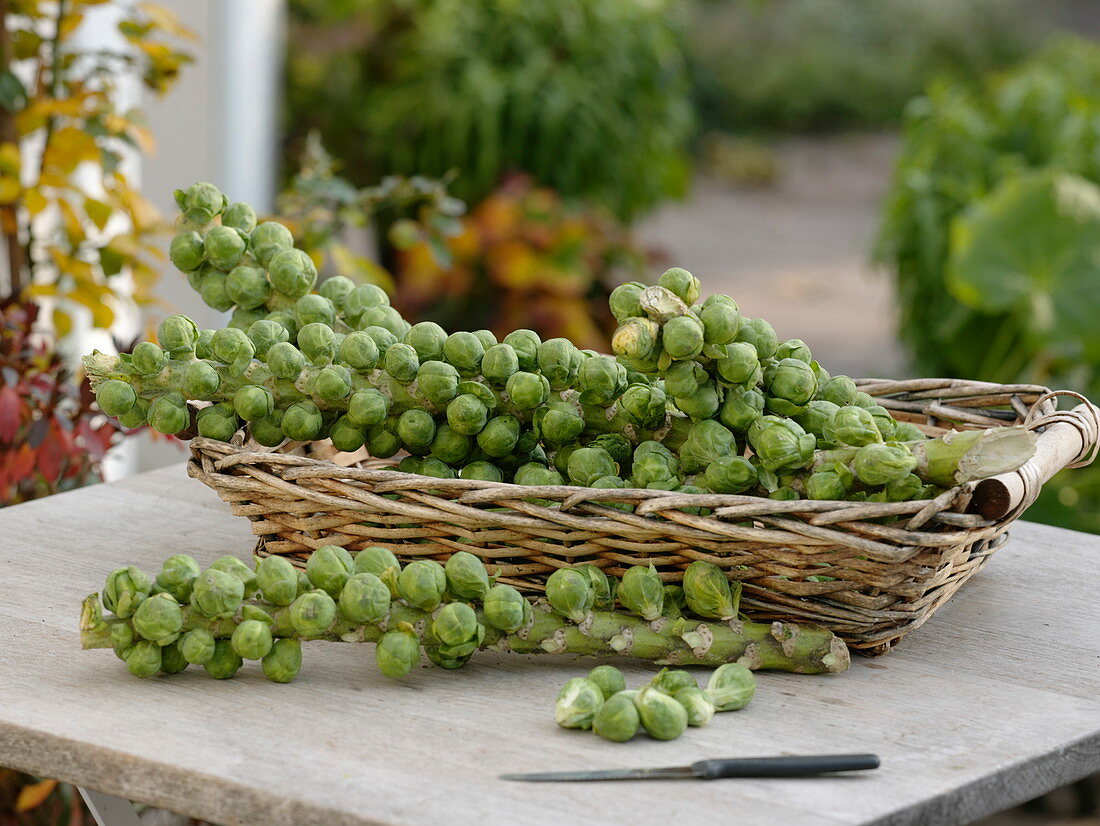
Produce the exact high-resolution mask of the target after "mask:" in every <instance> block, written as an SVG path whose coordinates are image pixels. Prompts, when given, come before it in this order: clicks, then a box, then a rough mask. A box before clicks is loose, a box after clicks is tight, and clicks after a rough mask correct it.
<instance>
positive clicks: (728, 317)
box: [699, 295, 741, 345]
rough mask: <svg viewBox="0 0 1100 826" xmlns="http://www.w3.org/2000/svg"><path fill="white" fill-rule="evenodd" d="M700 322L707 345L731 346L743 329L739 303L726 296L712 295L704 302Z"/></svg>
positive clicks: (700, 311) (700, 312)
mask: <svg viewBox="0 0 1100 826" xmlns="http://www.w3.org/2000/svg"><path fill="white" fill-rule="evenodd" d="M715 299H726V300H715ZM699 320H700V321H702V322H703V336H704V340H705V341H706V343H707V344H718V345H721V344H729V343H731V342H732V341H734V339H736V338H737V331H738V330H739V329H740V328H741V313H740V311H739V310H738V307H737V302H735V301H734V300H733V299H732V298H726V296H716V295H712V296H711V297H710V298H708V299H707V300H706V301H704V302H703V307H702V309H700V310H699Z"/></svg>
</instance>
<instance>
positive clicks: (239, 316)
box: [229, 307, 282, 333]
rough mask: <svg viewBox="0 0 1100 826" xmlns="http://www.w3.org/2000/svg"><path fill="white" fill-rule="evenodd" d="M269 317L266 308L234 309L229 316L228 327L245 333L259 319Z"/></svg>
mask: <svg viewBox="0 0 1100 826" xmlns="http://www.w3.org/2000/svg"><path fill="white" fill-rule="evenodd" d="M269 315H270V313H269V312H268V311H267V308H266V307H253V308H251V309H245V308H244V307H236V308H234V310H233V312H232V313H231V314H230V316H229V326H230V327H236V328H237V329H238V330H244V331H245V332H246V333H247V332H248V328H249V327H251V326H252V325H253V324H255V323H256V322H257V321H260V320H261V319H267V317H268V316H269ZM280 326H282V325H280Z"/></svg>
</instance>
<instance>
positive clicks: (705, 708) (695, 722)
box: [672, 685, 716, 727]
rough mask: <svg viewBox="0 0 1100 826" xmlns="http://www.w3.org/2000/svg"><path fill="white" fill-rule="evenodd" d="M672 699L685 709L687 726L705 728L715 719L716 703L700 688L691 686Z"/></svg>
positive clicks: (675, 693)
mask: <svg viewBox="0 0 1100 826" xmlns="http://www.w3.org/2000/svg"><path fill="white" fill-rule="evenodd" d="M672 697H673V699H674V700H676V702H678V703H679V704H680V705H682V706H683V707H684V711H686V712H687V724H688V725H689V726H693V727H698V726H705V725H706V724H707V723H709V722H710V721H711V718H712V717H714V712H715V711H716V709H715V708H714V703H713V702H711V699H710V697H708V696H707V695H706V692H704V691H703V690H702V689H700V688H699V687H698V686H694V685H690V686H686V687H685V688H681V689H679V690H678V691H675V692H673V694H672Z"/></svg>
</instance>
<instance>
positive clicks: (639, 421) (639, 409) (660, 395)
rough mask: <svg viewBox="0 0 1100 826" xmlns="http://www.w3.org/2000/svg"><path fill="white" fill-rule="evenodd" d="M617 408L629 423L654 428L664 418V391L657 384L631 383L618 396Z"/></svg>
mask: <svg viewBox="0 0 1100 826" xmlns="http://www.w3.org/2000/svg"><path fill="white" fill-rule="evenodd" d="M619 410H620V412H621V413H622V414H623V417H624V418H625V419H626V420H627V421H629V422H630V423H631V424H634V425H637V426H639V427H643V428H647V429H651V428H656V427H658V426H660V424H662V423H663V422H664V420H665V393H664V391H663V390H661V388H660V387H657V386H652V385H647V384H632V385H630V386H629V387H627V388H626V390H625V391H624V392H623V395H622V396H621V397H620V399H619Z"/></svg>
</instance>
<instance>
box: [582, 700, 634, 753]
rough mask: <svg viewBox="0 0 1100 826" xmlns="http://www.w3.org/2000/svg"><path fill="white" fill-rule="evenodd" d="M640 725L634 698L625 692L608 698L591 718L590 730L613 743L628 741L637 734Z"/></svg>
mask: <svg viewBox="0 0 1100 826" xmlns="http://www.w3.org/2000/svg"><path fill="white" fill-rule="evenodd" d="M640 725H641V718H640V717H639V715H638V707H637V706H636V705H634V696H633V695H631V694H629V693H628V692H625V691H624V692H621V693H619V694H616V695H615V696H613V697H609V698H608V699H607V701H606V702H604V703H603V704H602V705H601V706H600V707H599V709H597V711H596V713H595V714H594V715H593V717H592V730H593V731H595V732H596V734H598V735H600V737H602V738H603V739H604V740H610V741H611V742H613V743H625V742H626V741H627V740H630V739H631V738H632V737H633V736H634V735H635V734H637V733H638V727H639V726H640Z"/></svg>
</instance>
